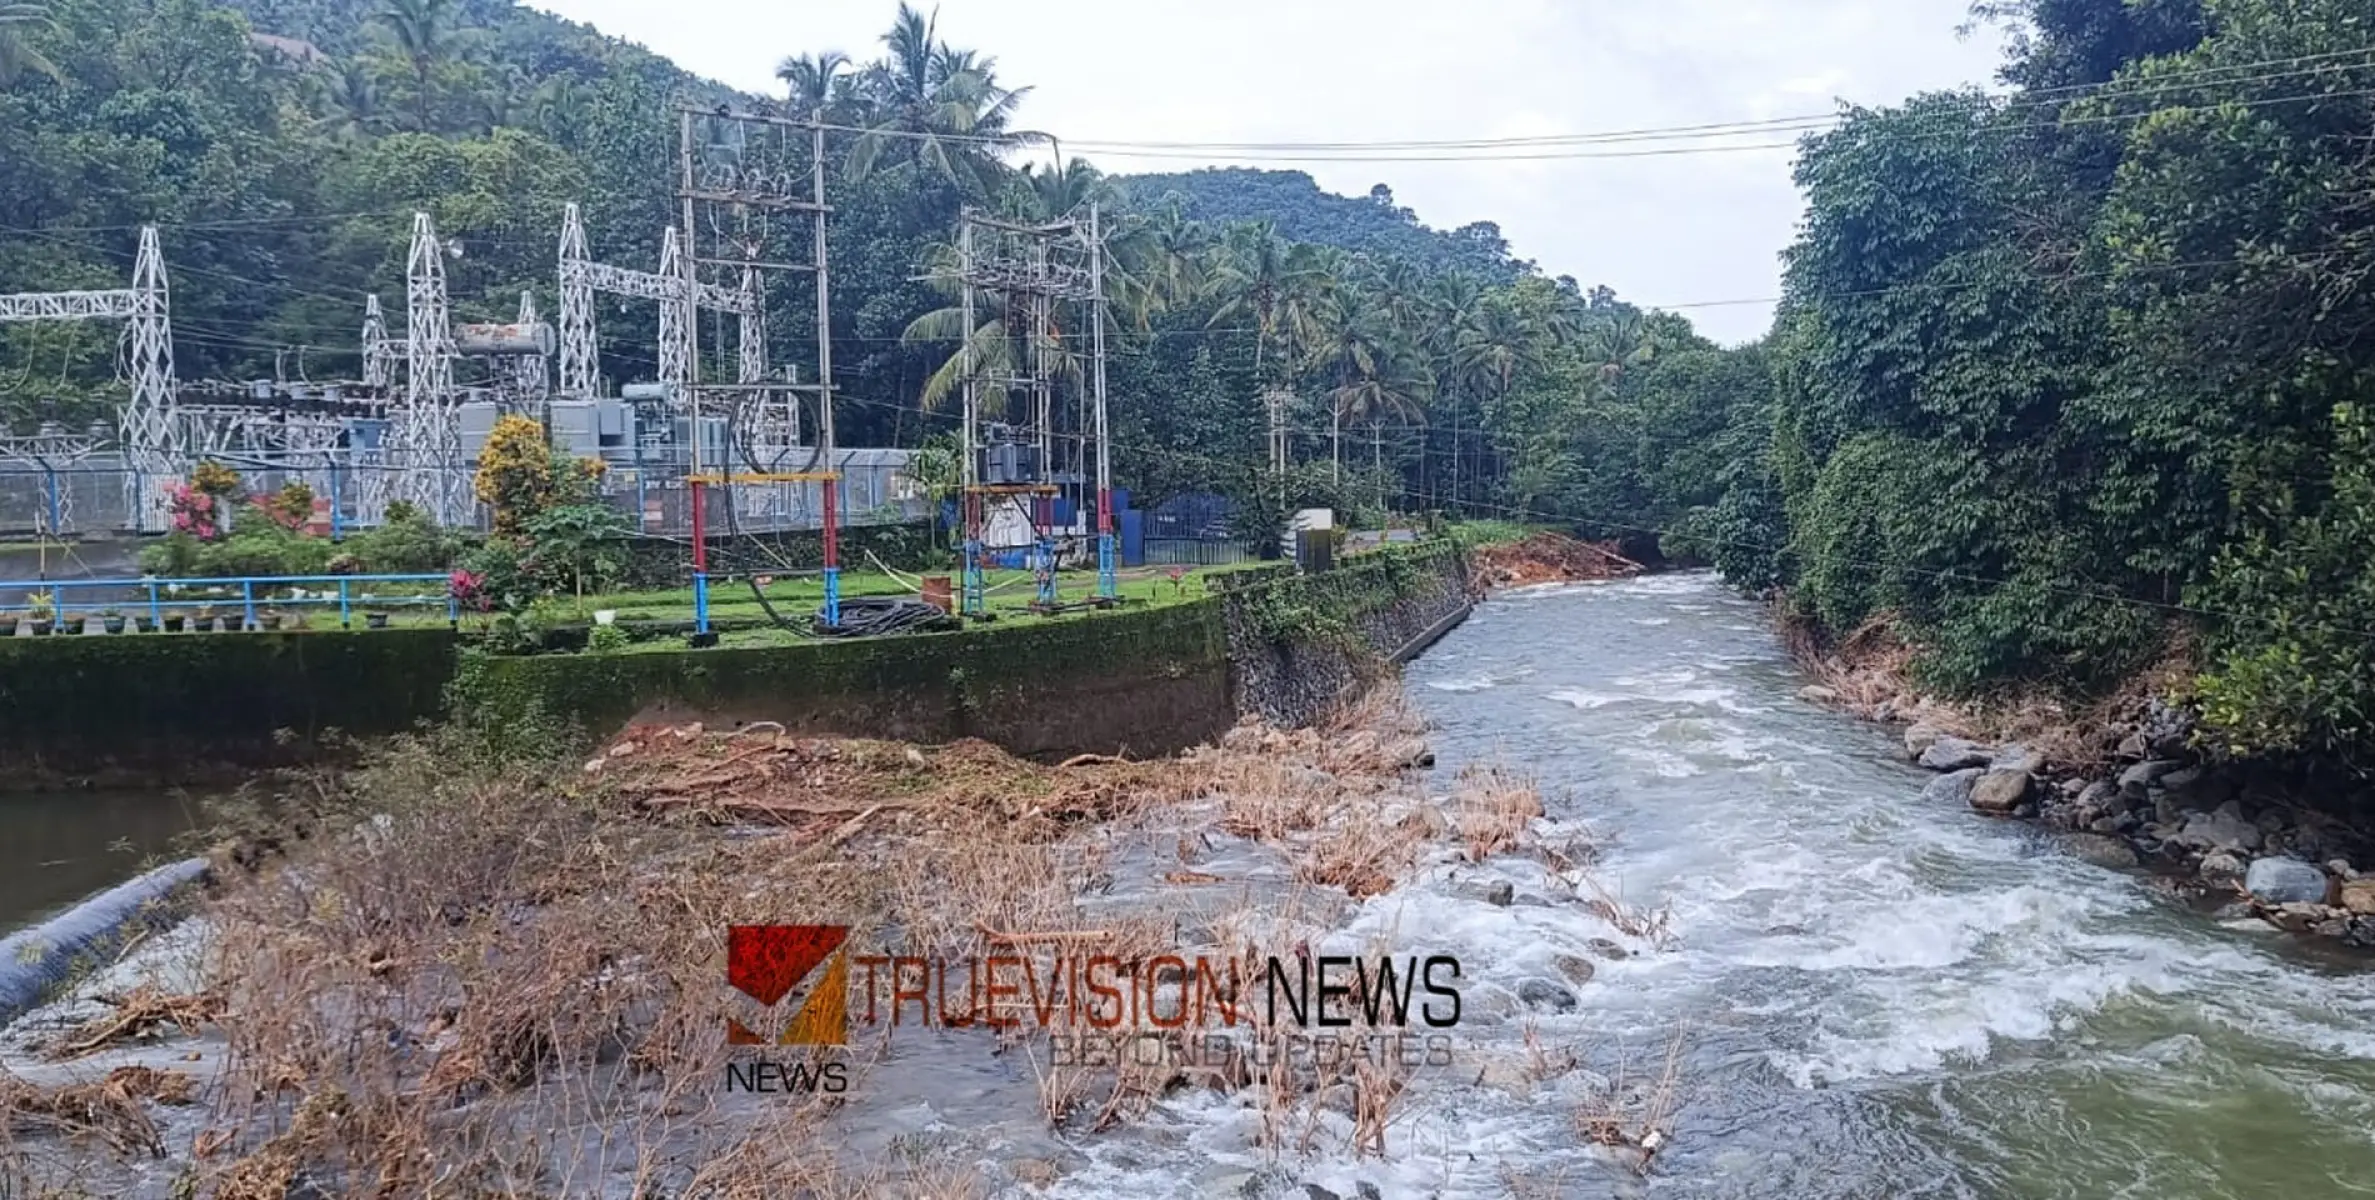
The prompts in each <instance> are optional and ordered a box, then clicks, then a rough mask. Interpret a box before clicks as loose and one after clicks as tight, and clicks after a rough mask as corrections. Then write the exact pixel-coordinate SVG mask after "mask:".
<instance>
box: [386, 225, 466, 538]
mask: <svg viewBox="0 0 2375 1200" xmlns="http://www.w3.org/2000/svg"><path fill="white" fill-rule="evenodd" d="M404 309H405V311H404V324H405V338H404V399H403V402H402V403H400V404H398V405H396V406H395V408H394V413H393V418H392V419H391V420H390V421H389V422H388V441H389V443H390V445H389V450H390V451H391V454H390V457H391V458H392V459H394V462H393V464H392V465H393V466H394V467H395V469H396V472H397V476H398V480H397V486H396V489H395V490H396V493H397V495H396V496H395V497H391V498H401V499H405V500H409V501H410V502H412V503H413V504H415V505H417V506H419V507H420V509H421V510H422V511H424V512H427V513H429V514H431V515H432V516H433V517H434V518H435V519H436V521H437V523H438V524H440V525H454V524H458V523H460V522H461V521H462V520H463V518H464V516H465V513H464V512H463V506H462V495H461V492H462V489H461V487H460V480H461V472H460V469H459V463H460V461H461V457H462V438H461V428H460V423H459V421H458V420H457V417H458V415H459V414H458V413H457V411H456V406H457V405H458V403H459V401H460V397H459V395H457V394H456V393H455V391H454V342H453V328H452V322H451V319H450V317H449V316H448V313H447V310H446V297H445V247H444V243H443V242H441V241H440V240H439V239H438V237H437V227H436V225H435V224H434V223H432V222H431V221H430V220H429V214H427V213H414V214H413V216H412V253H411V256H410V257H409V258H408V259H407V260H406V263H405V268H404ZM378 515H379V514H377V513H373V514H371V516H370V519H372V520H377V519H378Z"/></svg>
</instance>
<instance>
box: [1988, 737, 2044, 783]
mask: <svg viewBox="0 0 2375 1200" xmlns="http://www.w3.org/2000/svg"><path fill="white" fill-rule="evenodd" d="M1987 766H1988V769H1989V770H1991V771H2018V772H2020V773H2021V774H2023V775H2034V774H2036V773H2037V772H2039V771H2042V770H2044V769H2045V756H2044V755H2042V754H2039V753H2037V752H2036V751H2034V750H2031V749H2029V748H2028V747H2027V746H2023V745H2021V744H2020V743H2019V742H2014V743H2012V744H2011V745H2009V746H2005V747H2002V748H2000V749H1998V750H1997V751H1996V752H1995V754H1994V755H1993V756H1992V757H1990V758H1989V759H1988V760H1987Z"/></svg>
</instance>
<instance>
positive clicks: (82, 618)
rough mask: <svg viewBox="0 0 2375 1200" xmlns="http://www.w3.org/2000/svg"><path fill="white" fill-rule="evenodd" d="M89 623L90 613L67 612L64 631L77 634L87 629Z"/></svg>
mask: <svg viewBox="0 0 2375 1200" xmlns="http://www.w3.org/2000/svg"><path fill="white" fill-rule="evenodd" d="M90 624H91V615H90V614H89V613H67V614H66V632H68V633H75V634H79V633H81V632H83V631H84V630H85V629H88V628H89V627H90Z"/></svg>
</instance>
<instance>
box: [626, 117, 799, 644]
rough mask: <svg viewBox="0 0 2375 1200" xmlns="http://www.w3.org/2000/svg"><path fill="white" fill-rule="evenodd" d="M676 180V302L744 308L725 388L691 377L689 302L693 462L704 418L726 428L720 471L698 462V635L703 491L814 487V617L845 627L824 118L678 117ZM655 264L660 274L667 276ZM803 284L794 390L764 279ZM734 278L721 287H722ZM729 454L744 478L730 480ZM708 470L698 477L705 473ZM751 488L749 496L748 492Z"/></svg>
mask: <svg viewBox="0 0 2375 1200" xmlns="http://www.w3.org/2000/svg"><path fill="white" fill-rule="evenodd" d="M677 144H678V159H679V174H680V178H679V184H678V191H677V195H678V198H679V199H680V200H681V201H682V203H683V224H682V228H683V230H684V254H683V259H682V261H681V262H680V263H679V264H678V271H679V278H678V283H677V287H678V289H679V291H678V294H679V295H680V296H684V297H687V298H690V297H695V296H704V295H709V294H711V293H713V292H723V293H727V294H731V295H735V296H738V297H740V298H741V300H742V307H741V308H740V309H738V310H728V311H736V312H737V314H738V315H739V316H740V318H741V320H740V329H739V330H738V336H739V340H740V353H739V355H738V356H737V360H736V363H735V378H734V382H733V383H732V384H708V383H704V382H703V381H702V378H701V356H700V314H699V308H701V307H709V308H719V307H722V306H719V305H710V304H703V305H699V306H696V305H694V304H691V303H689V302H688V303H685V304H684V305H683V309H684V312H685V316H686V321H685V327H684V329H683V331H682V335H681V336H682V339H683V341H682V345H683V349H682V352H681V361H682V362H683V363H684V365H685V370H686V383H687V389H686V393H685V394H686V398H687V402H688V403H689V404H690V406H691V415H692V418H693V420H692V426H693V428H694V430H695V433H694V439H693V447H694V452H695V454H696V456H698V455H699V454H700V452H701V435H700V433H699V430H700V428H701V417H702V414H703V413H704V411H713V412H719V413H720V414H721V415H723V416H724V417H725V418H726V428H727V431H728V440H729V449H728V454H729V456H730V457H729V461H727V462H724V463H716V464H704V463H702V462H701V460H700V459H699V457H696V458H695V460H694V475H693V479H694V480H695V481H696V483H695V485H694V489H693V560H694V561H693V580H694V589H695V597H696V606H697V609H698V615H699V619H700V620H701V622H702V632H704V633H706V632H707V624H706V622H707V616H706V611H707V610H706V605H705V603H704V602H703V598H704V597H706V595H707V590H708V549H707V547H706V545H705V544H704V537H703V532H704V529H705V524H706V521H707V512H706V507H707V505H706V496H705V494H704V492H703V490H702V489H703V488H705V487H707V486H709V485H712V484H723V485H726V486H727V489H728V492H729V497H728V504H729V506H731V507H732V508H733V511H735V512H741V511H744V509H745V508H746V507H747V506H748V505H749V502H750V501H753V500H757V501H762V502H782V501H785V500H787V499H788V498H789V494H788V491H787V489H795V488H796V489H800V495H801V496H802V497H803V498H804V496H805V490H806V489H807V488H809V487H811V486H813V487H814V488H816V490H817V500H818V503H817V512H818V515H819V521H820V525H821V530H822V539H821V540H822V542H823V546H824V584H825V598H824V605H823V610H824V611H823V619H824V621H825V623H826V624H828V625H839V624H840V623H841V550H840V545H841V543H840V523H841V495H840V492H841V472H840V469H839V468H840V463H839V462H838V461H837V460H836V459H835V458H834V443H833V317H832V286H831V270H830V267H829V265H828V262H827V253H826V243H825V233H826V225H827V221H828V219H829V218H830V217H831V215H832V211H833V210H832V208H831V206H829V205H828V204H827V203H826V201H825V170H826V164H825V125H824V121H823V114H821V113H819V114H816V115H815V116H813V117H812V118H810V119H807V120H800V119H794V118H786V117H776V116H767V115H761V114H754V113H736V112H730V111H725V110H710V111H701V110H695V109H685V110H683V111H682V113H680V115H679V121H678V143H677ZM664 271H665V268H663V272H664ZM800 276H805V277H807V278H808V279H809V280H810V281H811V282H812V283H813V284H814V287H815V298H816V360H815V374H814V376H813V380H814V381H813V382H811V383H806V384H803V383H799V382H798V381H797V378H796V375H795V373H794V372H793V370H791V369H790V368H786V369H785V370H784V371H783V372H781V374H780V375H778V374H775V373H772V372H770V370H769V368H768V361H767V343H766V320H767V312H768V311H769V307H770V306H769V305H768V302H767V297H768V292H769V290H770V283H771V282H772V281H774V280H777V279H779V278H786V277H792V278H796V277H800ZM728 280H730V281H732V282H731V286H730V288H729V285H728V284H727V282H726V281H728ZM811 396H812V397H814V398H815V401H816V421H815V424H814V426H813V427H814V429H815V431H816V440H815V444H814V445H813V446H803V445H802V443H801V438H800V430H801V420H800V402H801V400H802V398H803V397H811ZM733 458H739V459H740V460H741V462H742V465H743V466H745V467H747V468H748V469H747V470H741V471H737V470H736V469H735V463H734V462H733V461H732V459H733ZM705 468H707V469H706V470H705ZM754 488H755V489H757V490H755V491H754V490H753V489H754Z"/></svg>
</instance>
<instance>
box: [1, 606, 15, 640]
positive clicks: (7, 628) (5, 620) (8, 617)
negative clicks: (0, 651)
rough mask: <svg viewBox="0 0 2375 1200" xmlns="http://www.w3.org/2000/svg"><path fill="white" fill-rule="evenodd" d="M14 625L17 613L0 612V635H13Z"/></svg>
mask: <svg viewBox="0 0 2375 1200" xmlns="http://www.w3.org/2000/svg"><path fill="white" fill-rule="evenodd" d="M16 627H17V615H16V614H15V613H12V612H0V637H15V636H16Z"/></svg>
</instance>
